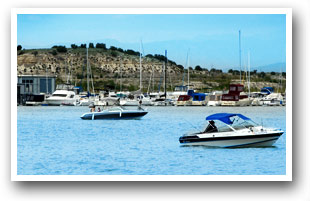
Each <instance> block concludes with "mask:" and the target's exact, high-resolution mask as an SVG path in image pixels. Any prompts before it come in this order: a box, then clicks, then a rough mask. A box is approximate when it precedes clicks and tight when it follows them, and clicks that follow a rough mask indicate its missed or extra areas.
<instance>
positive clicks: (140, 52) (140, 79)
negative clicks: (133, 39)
mask: <svg viewBox="0 0 310 201" xmlns="http://www.w3.org/2000/svg"><path fill="white" fill-rule="evenodd" d="M141 43H142V42H141ZM141 43H140V54H139V55H140V57H139V60H140V91H141V92H142V61H141V60H142V58H141V57H142V56H141V55H142V53H141V51H142V50H141Z"/></svg>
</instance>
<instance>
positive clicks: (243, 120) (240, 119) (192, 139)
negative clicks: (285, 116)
mask: <svg viewBox="0 0 310 201" xmlns="http://www.w3.org/2000/svg"><path fill="white" fill-rule="evenodd" d="M206 120H207V121H209V124H208V126H207V127H206V129H205V130H204V131H202V132H198V133H194V134H186V135H183V136H181V137H180V138H179V141H180V143H181V144H184V145H205V146H212V147H224V148H229V147H266V146H272V145H273V144H274V143H275V142H276V141H277V140H278V139H279V137H280V136H281V135H282V134H283V133H284V131H282V130H280V129H274V128H265V127H263V126H260V125H258V124H256V123H255V122H253V121H252V120H251V119H250V118H248V117H246V116H244V115H242V114H235V113H216V114H213V115H210V116H208V117H207V118H206Z"/></svg>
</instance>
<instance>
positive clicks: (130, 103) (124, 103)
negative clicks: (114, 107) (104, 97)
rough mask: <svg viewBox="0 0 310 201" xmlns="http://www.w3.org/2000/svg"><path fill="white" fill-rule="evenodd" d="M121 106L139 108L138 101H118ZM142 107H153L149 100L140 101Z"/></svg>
mask: <svg viewBox="0 0 310 201" xmlns="http://www.w3.org/2000/svg"><path fill="white" fill-rule="evenodd" d="M120 105H121V106H139V101H138V100H121V101H120ZM142 105H144V106H151V105H153V103H152V101H151V100H142Z"/></svg>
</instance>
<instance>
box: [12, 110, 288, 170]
mask: <svg viewBox="0 0 310 201" xmlns="http://www.w3.org/2000/svg"><path fill="white" fill-rule="evenodd" d="M147 110H148V111H149V113H148V114H147V115H146V116H144V117H143V118H142V119H141V120H95V121H91V120H81V119H80V116H81V115H82V114H83V113H85V112H88V111H89V108H88V107H43V106H42V107H41V106H38V107H23V106H20V107H18V109H17V113H18V114H17V119H18V121H17V144H18V146H17V174H18V175H285V174H286V148H285V147H286V133H284V134H283V135H282V136H281V137H280V138H279V140H278V141H277V142H276V143H275V144H274V146H273V147H268V148H235V149H224V148H208V147H204V146H181V145H180V143H179V141H178V139H179V137H180V136H181V135H183V134H185V133H188V132H191V131H192V132H197V129H202V127H203V126H204V125H205V124H206V121H205V118H206V116H208V115H210V114H213V113H218V112H232V113H234V112H236V113H241V114H244V115H245V116H248V117H250V118H251V119H252V120H254V121H256V122H257V123H259V124H261V123H263V125H264V126H266V127H274V128H281V129H282V130H284V131H285V130H286V124H285V121H286V120H285V119H286V116H285V107H148V108H147Z"/></svg>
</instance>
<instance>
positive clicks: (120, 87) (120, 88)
mask: <svg viewBox="0 0 310 201" xmlns="http://www.w3.org/2000/svg"><path fill="white" fill-rule="evenodd" d="M122 65H123V62H122V61H121V63H120V66H119V68H120V71H121V72H120V74H121V79H120V84H119V90H120V91H122V79H123V74H122V73H123V71H122Z"/></svg>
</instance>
